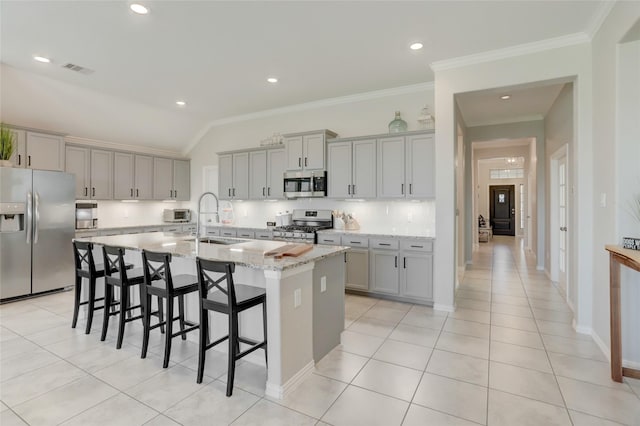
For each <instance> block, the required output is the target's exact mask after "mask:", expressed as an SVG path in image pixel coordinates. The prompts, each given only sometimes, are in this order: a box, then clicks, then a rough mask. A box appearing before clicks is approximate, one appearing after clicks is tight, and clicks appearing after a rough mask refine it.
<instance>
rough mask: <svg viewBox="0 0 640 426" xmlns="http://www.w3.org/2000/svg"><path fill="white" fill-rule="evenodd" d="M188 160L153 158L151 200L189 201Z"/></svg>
mask: <svg viewBox="0 0 640 426" xmlns="http://www.w3.org/2000/svg"><path fill="white" fill-rule="evenodd" d="M190 186H191V181H190V172H189V160H173V159H170V158H159V157H154V159H153V198H154V199H156V200H189V198H190Z"/></svg>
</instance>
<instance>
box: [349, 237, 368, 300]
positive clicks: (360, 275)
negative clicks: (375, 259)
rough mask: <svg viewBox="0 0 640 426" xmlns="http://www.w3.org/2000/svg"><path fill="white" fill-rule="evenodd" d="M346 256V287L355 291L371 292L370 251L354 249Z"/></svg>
mask: <svg viewBox="0 0 640 426" xmlns="http://www.w3.org/2000/svg"><path fill="white" fill-rule="evenodd" d="M345 256H346V261H347V277H346V282H345V286H346V287H347V288H349V289H353V290H360V291H369V250H367V249H359V248H354V247H352V248H350V249H349V251H348V252H347V253H345Z"/></svg>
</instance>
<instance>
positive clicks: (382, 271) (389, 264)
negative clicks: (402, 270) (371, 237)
mask: <svg viewBox="0 0 640 426" xmlns="http://www.w3.org/2000/svg"><path fill="white" fill-rule="evenodd" d="M369 261H370V265H369V267H370V269H371V285H370V286H369V288H370V290H371V291H374V292H378V293H385V294H392V295H398V292H399V290H400V276H399V274H398V252H397V251H396V250H379V249H371V250H370V251H369Z"/></svg>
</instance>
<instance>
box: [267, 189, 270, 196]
mask: <svg viewBox="0 0 640 426" xmlns="http://www.w3.org/2000/svg"><path fill="white" fill-rule="evenodd" d="M267 196H268V197H270V196H271V187H268V188H267Z"/></svg>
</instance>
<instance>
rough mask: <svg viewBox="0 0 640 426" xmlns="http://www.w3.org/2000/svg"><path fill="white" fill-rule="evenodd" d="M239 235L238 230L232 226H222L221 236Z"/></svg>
mask: <svg viewBox="0 0 640 426" xmlns="http://www.w3.org/2000/svg"><path fill="white" fill-rule="evenodd" d="M237 235H238V233H237V231H236V230H235V229H232V228H220V236H221V237H236V236H237Z"/></svg>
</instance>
